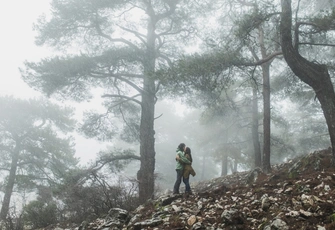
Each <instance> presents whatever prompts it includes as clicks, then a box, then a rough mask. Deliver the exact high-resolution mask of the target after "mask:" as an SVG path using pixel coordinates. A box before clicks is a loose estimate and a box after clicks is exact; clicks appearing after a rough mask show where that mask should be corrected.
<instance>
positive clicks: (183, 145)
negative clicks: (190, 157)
mask: <svg viewBox="0 0 335 230" xmlns="http://www.w3.org/2000/svg"><path fill="white" fill-rule="evenodd" d="M185 146H186V145H185V144H184V143H180V144H179V145H178V150H180V151H182V152H184V150H185Z"/></svg>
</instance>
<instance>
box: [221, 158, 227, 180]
mask: <svg viewBox="0 0 335 230" xmlns="http://www.w3.org/2000/svg"><path fill="white" fill-rule="evenodd" d="M227 174H228V155H227V154H224V155H222V160H221V176H227Z"/></svg>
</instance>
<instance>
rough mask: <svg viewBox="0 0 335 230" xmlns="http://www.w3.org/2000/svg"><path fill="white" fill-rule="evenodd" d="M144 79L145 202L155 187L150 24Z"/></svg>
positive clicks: (142, 151) (141, 187)
mask: <svg viewBox="0 0 335 230" xmlns="http://www.w3.org/2000/svg"><path fill="white" fill-rule="evenodd" d="M143 66H144V79H143V93H142V103H141V123H140V156H141V166H140V170H139V171H138V173H137V179H138V181H139V201H140V203H144V202H145V201H146V200H148V199H150V198H152V196H153V194H154V187H155V178H154V171H155V155H156V153H155V137H154V136H155V131H154V115H155V97H156V96H155V80H154V77H153V74H154V72H155V26H154V23H153V22H150V23H149V25H148V34H147V55H146V59H145V60H144V63H143Z"/></svg>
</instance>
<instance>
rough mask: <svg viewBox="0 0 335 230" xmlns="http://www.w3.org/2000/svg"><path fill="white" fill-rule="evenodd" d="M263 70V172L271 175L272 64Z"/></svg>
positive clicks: (263, 66) (266, 65) (266, 64)
mask: <svg viewBox="0 0 335 230" xmlns="http://www.w3.org/2000/svg"><path fill="white" fill-rule="evenodd" d="M262 70H263V107H264V117H263V134H264V136H263V138H264V141H263V142H264V143H263V165H262V168H263V171H264V172H265V173H269V172H270V171H271V163H270V151H271V147H270V146H271V142H270V136H271V110H270V64H269V63H265V64H263V65H262Z"/></svg>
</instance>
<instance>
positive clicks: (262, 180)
mask: <svg viewBox="0 0 335 230" xmlns="http://www.w3.org/2000/svg"><path fill="white" fill-rule="evenodd" d="M331 158H332V155H331V151H330V149H328V150H322V151H317V152H314V153H311V154H308V155H305V156H302V157H299V158H296V159H294V160H291V161H289V162H287V163H284V164H280V165H274V166H273V168H272V173H271V174H264V173H263V172H262V171H261V170H260V169H255V170H253V171H248V172H240V173H235V174H233V175H229V176H225V177H219V178H215V179H213V180H211V181H204V182H201V183H198V184H195V185H193V191H194V194H193V195H190V196H184V195H171V194H169V195H164V196H161V197H159V198H157V199H155V200H151V201H148V202H147V203H146V204H145V205H142V206H140V207H138V208H137V209H136V210H135V211H134V212H132V213H128V212H126V211H124V210H121V209H112V210H110V212H109V214H108V215H107V216H106V217H105V218H102V219H97V220H96V221H95V222H93V223H83V224H82V225H81V226H78V227H74V226H73V227H70V226H67V227H60V226H58V230H61V229H78V230H84V229H85V230H91V229H101V230H112V229H113V230H114V229H115V230H116V229H118V230H119V229H124V230H139V229H151V230H161V229H171V230H177V229H180V230H181V229H194V230H196V229H208V230H219V229H227V230H230V229H236V230H238V229H241V230H247V229H260V230H272V229H281V230H285V229H293V230H311V229H317V230H331V229H335V203H334V198H335V167H334V166H332V164H331ZM53 229H55V228H53Z"/></svg>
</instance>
